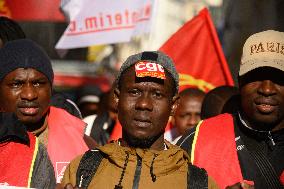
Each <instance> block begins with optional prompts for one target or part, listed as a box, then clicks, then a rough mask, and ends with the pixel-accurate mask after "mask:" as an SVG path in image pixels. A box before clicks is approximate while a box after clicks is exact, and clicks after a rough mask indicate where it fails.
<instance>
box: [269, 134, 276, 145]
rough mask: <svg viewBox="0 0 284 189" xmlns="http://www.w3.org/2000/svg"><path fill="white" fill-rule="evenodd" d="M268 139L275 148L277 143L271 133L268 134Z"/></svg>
mask: <svg viewBox="0 0 284 189" xmlns="http://www.w3.org/2000/svg"><path fill="white" fill-rule="evenodd" d="M268 138H269V139H270V141H271V143H272V145H273V146H275V142H274V140H273V137H272V134H271V132H270V131H269V132H268Z"/></svg>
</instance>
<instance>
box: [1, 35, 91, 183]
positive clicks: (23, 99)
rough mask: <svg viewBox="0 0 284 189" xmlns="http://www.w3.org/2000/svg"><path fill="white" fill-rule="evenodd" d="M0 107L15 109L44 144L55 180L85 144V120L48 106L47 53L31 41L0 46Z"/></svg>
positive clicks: (50, 77)
mask: <svg viewBox="0 0 284 189" xmlns="http://www.w3.org/2000/svg"><path fill="white" fill-rule="evenodd" d="M0 67H1V69H0V96H1V98H0V106H1V107H2V108H3V109H4V111H6V112H14V113H15V114H16V116H17V117H18V119H19V120H20V121H21V122H22V123H24V124H25V125H26V126H27V130H28V131H30V132H32V133H33V134H34V135H35V136H37V137H38V138H39V140H40V141H41V142H42V143H43V144H44V145H45V146H47V151H48V154H49V156H50V159H51V161H52V163H53V166H54V169H55V174H56V178H57V182H59V181H60V179H61V177H62V176H63V171H64V170H65V166H66V165H67V164H68V162H69V161H70V160H71V159H73V158H74V157H75V156H77V155H78V154H81V153H84V152H85V151H86V150H87V149H88V147H87V145H86V144H85V142H84V140H83V135H84V129H85V123H84V122H83V121H82V120H80V119H78V118H77V117H75V116H73V115H71V114H69V113H68V112H67V111H65V110H63V109H61V108H56V107H54V106H50V105H49V103H50V97H51V93H52V84H53V75H54V74H53V69H52V66H51V62H50V60H49V57H48V56H47V55H46V53H45V52H44V51H43V50H42V49H41V48H40V47H39V46H38V45H37V44H36V43H34V42H33V41H31V40H28V39H20V40H14V41H10V42H7V43H6V44H5V45H4V46H3V47H2V48H1V49H0Z"/></svg>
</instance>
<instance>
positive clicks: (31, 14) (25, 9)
mask: <svg viewBox="0 0 284 189" xmlns="http://www.w3.org/2000/svg"><path fill="white" fill-rule="evenodd" d="M59 7H60V0H26V1H19V0H18V1H17V0H0V15H1V16H7V17H10V18H12V19H14V20H17V21H52V22H64V21H65V18H64V15H63V14H62V13H61V12H60V10H59Z"/></svg>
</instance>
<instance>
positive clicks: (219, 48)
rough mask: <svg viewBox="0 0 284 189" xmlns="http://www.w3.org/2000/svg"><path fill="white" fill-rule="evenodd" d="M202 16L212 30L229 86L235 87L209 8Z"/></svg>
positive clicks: (203, 11)
mask: <svg viewBox="0 0 284 189" xmlns="http://www.w3.org/2000/svg"><path fill="white" fill-rule="evenodd" d="M200 14H202V15H204V16H205V17H206V20H207V23H208V25H209V28H210V33H211V35H212V38H213V40H214V45H215V47H216V49H217V52H218V53H217V54H218V57H219V58H220V60H221V65H222V68H223V71H224V74H225V77H226V79H227V81H228V84H229V85H232V86H233V85H234V80H233V78H232V75H231V72H230V69H229V67H228V64H227V61H226V58H225V56H224V54H223V50H222V47H221V45H220V42H219V38H218V36H217V32H216V29H215V26H214V24H213V22H212V20H211V17H210V13H209V11H208V9H207V8H204V9H203V10H202V11H200Z"/></svg>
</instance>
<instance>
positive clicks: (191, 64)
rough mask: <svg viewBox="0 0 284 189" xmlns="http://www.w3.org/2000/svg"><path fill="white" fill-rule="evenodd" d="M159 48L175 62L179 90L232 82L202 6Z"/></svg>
mask: <svg viewBox="0 0 284 189" xmlns="http://www.w3.org/2000/svg"><path fill="white" fill-rule="evenodd" d="M160 50H161V51H163V52H164V53H166V54H168V55H169V56H170V57H171V58H172V59H173V61H174V62H175V66H176V68H177V71H178V72H179V77H180V81H179V83H180V91H181V90H183V89H185V88H188V87H197V88H199V89H201V90H203V91H205V92H207V91H209V90H211V89H213V88H215V87H217V86H220V85H234V82H233V79H232V76H231V73H230V71H229V69H228V65H227V62H226V59H225V56H224V54H223V51H222V48H221V45H220V42H219V39H218V36H217V33H216V29H215V27H214V25H213V23H212V20H211V18H210V14H209V11H208V10H207V9H206V8H205V9H203V10H202V11H200V13H199V14H198V15H197V16H196V17H194V18H193V19H192V20H190V21H189V22H187V23H186V24H184V25H183V27H182V28H180V29H179V30H178V31H177V32H176V33H175V34H173V35H172V37H171V38H170V39H168V41H166V43H165V44H164V45H163V46H162V47H161V48H160Z"/></svg>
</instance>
